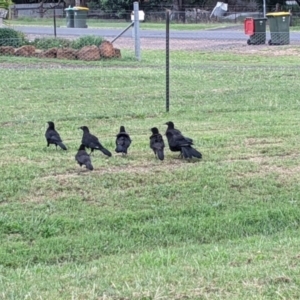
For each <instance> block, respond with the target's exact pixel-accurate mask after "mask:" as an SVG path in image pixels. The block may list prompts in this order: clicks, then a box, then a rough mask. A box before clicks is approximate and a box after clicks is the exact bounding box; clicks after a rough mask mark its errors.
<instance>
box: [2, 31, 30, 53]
mask: <svg viewBox="0 0 300 300" xmlns="http://www.w3.org/2000/svg"><path fill="white" fill-rule="evenodd" d="M26 43H27V41H26V38H25V35H24V34H23V33H22V32H19V31H16V30H14V29H12V28H0V46H12V47H16V48H17V47H20V46H23V45H25V44H26Z"/></svg>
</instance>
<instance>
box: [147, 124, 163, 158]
mask: <svg viewBox="0 0 300 300" xmlns="http://www.w3.org/2000/svg"><path fill="white" fill-rule="evenodd" d="M150 130H151V132H152V135H151V136H150V148H151V149H152V150H153V152H154V155H155V156H156V157H157V158H158V159H160V160H164V158H165V156H164V147H165V143H164V140H163V137H162V135H161V134H160V133H159V131H158V129H157V128H156V127H153V128H151V129H150Z"/></svg>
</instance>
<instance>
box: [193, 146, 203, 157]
mask: <svg viewBox="0 0 300 300" xmlns="http://www.w3.org/2000/svg"><path fill="white" fill-rule="evenodd" d="M191 154H192V156H194V157H197V158H202V154H201V153H200V152H199V151H197V150H196V149H194V148H192V147H191Z"/></svg>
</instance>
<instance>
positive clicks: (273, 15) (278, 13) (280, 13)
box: [266, 11, 290, 17]
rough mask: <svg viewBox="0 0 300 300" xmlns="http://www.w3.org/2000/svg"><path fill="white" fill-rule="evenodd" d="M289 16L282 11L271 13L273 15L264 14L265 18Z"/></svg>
mask: <svg viewBox="0 0 300 300" xmlns="http://www.w3.org/2000/svg"><path fill="white" fill-rule="evenodd" d="M289 15H290V13H289V12H284V11H281V12H273V13H268V14H266V16H267V17H286V16H289Z"/></svg>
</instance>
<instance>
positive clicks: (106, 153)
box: [99, 148, 111, 157]
mask: <svg viewBox="0 0 300 300" xmlns="http://www.w3.org/2000/svg"><path fill="white" fill-rule="evenodd" d="M99 150H101V151H102V153H103V154H105V155H107V156H109V157H110V156H111V153H110V152H109V151H108V150H107V149H105V148H101V149H99Z"/></svg>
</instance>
